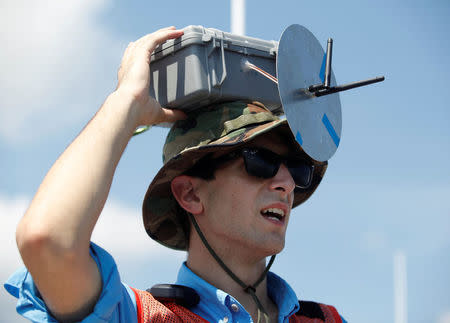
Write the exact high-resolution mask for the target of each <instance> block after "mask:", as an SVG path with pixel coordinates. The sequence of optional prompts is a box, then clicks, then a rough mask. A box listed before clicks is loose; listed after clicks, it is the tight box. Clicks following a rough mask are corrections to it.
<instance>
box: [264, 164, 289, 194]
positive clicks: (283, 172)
mask: <svg viewBox="0 0 450 323" xmlns="http://www.w3.org/2000/svg"><path fill="white" fill-rule="evenodd" d="M270 184H271V185H270V187H271V189H273V190H277V191H283V192H285V193H286V194H290V193H291V192H292V191H294V189H295V182H294V179H293V178H292V175H291V173H290V172H289V170H288V169H287V167H286V166H285V165H284V164H281V165H280V168H279V169H278V172H277V174H276V175H275V176H274V177H273V178H272V181H271V183H270Z"/></svg>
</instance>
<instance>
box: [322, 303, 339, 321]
mask: <svg viewBox="0 0 450 323" xmlns="http://www.w3.org/2000/svg"><path fill="white" fill-rule="evenodd" d="M326 306H327V307H328V309H329V310H330V311H331V314H333V318H334V321H335V322H336V323H342V319H341V316H340V315H339V313H338V311H337V310H336V309H335V308H334V306H331V305H326Z"/></svg>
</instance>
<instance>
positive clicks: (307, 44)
mask: <svg viewBox="0 0 450 323" xmlns="http://www.w3.org/2000/svg"><path fill="white" fill-rule="evenodd" d="M325 63H326V56H325V55H324V50H323V49H322V46H321V45H320V43H319V41H318V40H317V39H316V37H314V35H313V34H312V33H311V32H310V31H309V30H308V29H306V28H305V27H303V26H300V25H291V26H289V27H288V28H286V30H285V31H284V32H283V34H282V35H281V38H280V42H279V45H278V55H277V60H276V67H277V79H278V90H279V93H280V99H281V103H282V106H283V110H284V113H285V115H286V119H287V121H288V123H289V127H290V128H291V131H292V133H293V134H294V136H295V138H296V140H297V142H298V143H299V144H300V146H301V147H302V148H303V150H304V151H305V152H306V153H307V154H308V155H309V156H310V157H311V158H313V159H315V160H317V161H325V160H328V159H330V158H331V156H333V154H334V153H335V152H336V149H337V147H338V146H339V142H340V138H341V130H342V113H341V102H340V99H339V93H333V94H330V95H326V96H322V97H316V96H315V95H314V92H310V91H309V87H310V86H311V85H314V84H321V83H323V82H324V81H325V80H324V77H325V67H326V64H325ZM330 75H331V83H330V85H331V86H335V85H336V79H335V77H334V74H333V73H332V72H331V74H330Z"/></svg>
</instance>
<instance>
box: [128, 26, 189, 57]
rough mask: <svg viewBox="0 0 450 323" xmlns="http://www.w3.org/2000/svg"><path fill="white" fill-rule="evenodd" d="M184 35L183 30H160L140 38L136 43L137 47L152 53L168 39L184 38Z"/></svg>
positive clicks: (171, 28) (173, 28)
mask: <svg viewBox="0 0 450 323" xmlns="http://www.w3.org/2000/svg"><path fill="white" fill-rule="evenodd" d="M183 33H184V31H183V30H177V29H175V27H168V28H164V29H160V30H158V31H156V32H154V33H152V34H148V35H145V36H144V37H142V38H140V39H139V40H138V41H136V45H137V46H139V47H141V48H144V49H145V50H147V51H148V52H149V53H151V52H153V50H154V49H155V47H156V46H158V45H159V44H162V43H163V42H165V41H166V40H168V39H174V38H178V37H180V36H182V35H183Z"/></svg>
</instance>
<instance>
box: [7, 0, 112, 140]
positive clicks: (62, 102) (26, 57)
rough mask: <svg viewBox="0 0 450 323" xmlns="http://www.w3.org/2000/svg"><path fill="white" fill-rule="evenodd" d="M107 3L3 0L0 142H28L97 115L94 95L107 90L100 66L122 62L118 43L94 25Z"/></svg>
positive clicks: (90, 0) (77, 0)
mask: <svg viewBox="0 0 450 323" xmlns="http://www.w3.org/2000/svg"><path fill="white" fill-rule="evenodd" d="M107 2H108V0H66V1H59V0H47V1H38V2H36V1H25V0H17V1H3V2H2V5H1V6H2V9H1V10H0V26H1V29H2V32H1V33H0V42H1V43H2V50H1V51H0V62H1V63H0V64H1V70H2V72H1V73H0V139H1V138H3V139H4V140H5V141H6V142H9V143H15V142H17V141H19V142H21V141H23V140H30V139H33V138H36V137H37V135H38V134H40V133H47V132H51V131H55V130H58V128H59V127H61V126H63V124H64V123H66V122H70V121H72V122H73V121H74V120H77V119H80V118H81V117H84V116H85V115H86V114H87V112H88V111H89V113H91V111H92V110H93V109H94V111H95V109H96V108H97V107H92V104H93V102H92V101H95V100H93V93H96V92H97V93H98V92H101V93H103V94H102V95H103V96H104V92H105V89H104V88H105V85H104V84H105V82H104V81H103V84H102V77H104V74H105V73H104V71H102V66H103V67H104V66H105V65H106V66H107V65H108V62H109V64H111V62H113V61H116V60H117V63H116V64H119V63H120V57H118V55H120V54H118V53H119V52H120V49H119V44H118V42H117V41H114V39H113V37H112V36H111V35H110V34H109V33H108V32H107V31H106V30H105V29H104V28H102V27H101V26H99V24H98V23H97V22H96V21H98V20H97V19H96V17H97V16H98V14H99V13H100V12H101V11H102V9H104V8H105V6H106V5H107ZM109 69H111V68H109ZM115 72H116V71H115V70H114V71H109V73H110V75H108V76H114V75H115ZM109 79H110V78H109V77H108V80H109ZM108 86H110V87H113V86H114V85H113V84H109V83H108ZM102 88H103V89H102ZM55 120H58V121H57V122H55ZM30 126H31V127H32V130H33V131H32V133H27V132H26V131H24V130H27V127H28V128H30Z"/></svg>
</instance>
